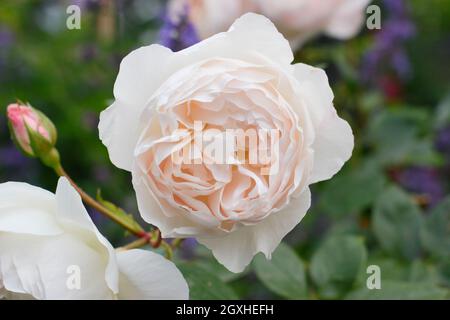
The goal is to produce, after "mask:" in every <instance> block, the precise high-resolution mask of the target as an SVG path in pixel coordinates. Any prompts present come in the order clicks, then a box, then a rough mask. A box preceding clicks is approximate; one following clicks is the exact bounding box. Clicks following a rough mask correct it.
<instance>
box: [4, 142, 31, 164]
mask: <svg viewBox="0 0 450 320" xmlns="http://www.w3.org/2000/svg"><path fill="white" fill-rule="evenodd" d="M0 159H1V166H2V167H6V168H8V169H20V168H23V167H25V166H26V165H27V164H28V162H29V161H28V159H27V158H26V157H25V156H24V155H23V154H22V153H20V151H19V150H17V148H16V147H15V146H10V145H9V146H5V147H1V148H0Z"/></svg>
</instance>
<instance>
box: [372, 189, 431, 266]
mask: <svg viewBox="0 0 450 320" xmlns="http://www.w3.org/2000/svg"><path fill="white" fill-rule="evenodd" d="M372 221H373V223H372V228H373V232H374V234H375V237H376V238H377V239H378V242H379V243H380V245H381V247H382V248H383V249H384V250H385V251H387V252H388V253H390V254H392V255H400V256H401V257H403V258H406V259H413V258H415V257H416V256H417V255H418V253H419V249H420V239H419V230H420V226H421V221H422V217H421V212H420V208H419V207H418V206H417V205H416V204H415V203H414V202H413V201H412V199H411V198H410V197H409V196H408V195H407V194H406V193H405V192H403V191H402V190H401V189H399V188H397V187H394V186H392V187H389V188H388V189H387V190H386V191H385V192H383V194H382V195H381V196H380V197H379V198H378V200H377V201H376V203H375V207H374V210H373V217H372Z"/></svg>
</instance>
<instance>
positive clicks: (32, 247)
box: [0, 178, 188, 300]
mask: <svg viewBox="0 0 450 320" xmlns="http://www.w3.org/2000/svg"><path fill="white" fill-rule="evenodd" d="M78 276H79V278H71V277H78ZM78 280H80V281H79V282H77V281H78ZM1 298H6V299H52V300H53V299H58V300H59V299H187V298H188V287H187V284H186V281H185V280H184V278H183V276H182V275H181V273H180V272H179V271H178V269H177V268H176V267H175V265H174V264H173V263H172V262H170V261H168V260H166V259H164V258H163V257H162V256H160V255H157V254H155V253H152V252H149V251H144V250H129V251H123V252H116V251H114V249H113V248H112V246H111V244H110V243H109V242H108V241H107V240H106V239H105V238H104V237H103V236H102V235H101V234H100V233H99V231H98V230H97V228H96V227H95V225H94V224H93V222H92V221H91V219H90V217H89V215H88V213H87V212H86V210H85V209H84V207H83V204H82V202H81V199H80V197H79V195H78V193H77V192H76V191H75V190H74V189H73V188H72V186H71V185H70V183H69V182H68V181H67V179H65V178H60V180H59V182H58V188H57V190H56V194H53V193H51V192H48V191H46V190H43V189H41V188H38V187H34V186H31V185H29V184H26V183H19V182H7V183H2V184H0V299H1Z"/></svg>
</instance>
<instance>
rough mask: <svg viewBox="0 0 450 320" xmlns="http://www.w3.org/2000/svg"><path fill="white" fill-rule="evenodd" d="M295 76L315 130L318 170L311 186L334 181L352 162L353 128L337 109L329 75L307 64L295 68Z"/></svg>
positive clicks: (314, 172) (315, 154) (315, 158)
mask: <svg viewBox="0 0 450 320" xmlns="http://www.w3.org/2000/svg"><path fill="white" fill-rule="evenodd" d="M294 76H295V78H296V79H297V81H298V82H299V83H300V91H301V95H302V97H304V99H305V103H306V105H307V108H308V111H309V113H310V115H311V119H312V122H313V125H314V127H315V132H316V136H315V139H314V143H313V145H312V148H313V150H314V167H313V172H312V175H311V177H310V183H315V182H318V181H323V180H327V179H330V178H331V177H332V176H333V175H335V174H336V173H337V172H338V171H339V170H340V169H341V168H342V166H343V165H344V163H345V162H346V161H347V160H348V159H350V157H351V155H352V151H353V146H354V138H353V133H352V129H351V127H350V125H349V124H348V123H347V122H346V121H345V120H343V119H341V118H339V117H338V115H337V113H336V109H335V108H334V107H333V92H332V90H331V88H330V85H329V84H328V78H327V75H326V73H325V72H324V71H323V70H321V69H318V68H314V67H311V66H308V65H305V64H301V63H299V64H296V65H294Z"/></svg>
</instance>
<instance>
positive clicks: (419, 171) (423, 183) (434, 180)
mask: <svg viewBox="0 0 450 320" xmlns="http://www.w3.org/2000/svg"><path fill="white" fill-rule="evenodd" d="M395 180H397V182H398V183H399V184H400V185H401V186H402V187H404V188H405V189H406V190H408V191H410V192H413V193H416V194H418V195H422V196H425V197H426V199H427V202H428V204H429V205H430V206H434V205H436V204H437V203H439V202H440V201H441V200H442V198H443V197H444V189H443V186H442V183H441V181H440V180H439V172H438V170H436V169H435V168H428V167H409V168H405V169H401V170H399V171H398V172H396V174H395Z"/></svg>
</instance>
